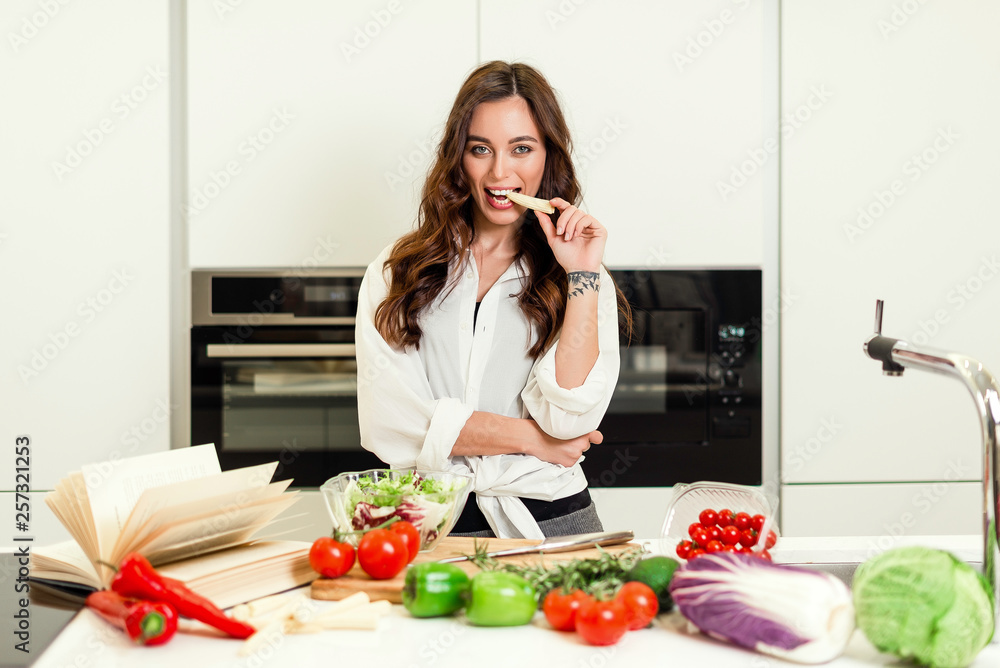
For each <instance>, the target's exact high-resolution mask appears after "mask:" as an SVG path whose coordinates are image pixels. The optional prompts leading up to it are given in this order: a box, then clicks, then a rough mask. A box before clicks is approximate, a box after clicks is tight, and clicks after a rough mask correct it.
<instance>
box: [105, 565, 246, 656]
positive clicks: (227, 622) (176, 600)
mask: <svg viewBox="0 0 1000 668" xmlns="http://www.w3.org/2000/svg"><path fill="white" fill-rule="evenodd" d="M111 589H113V590H114V591H116V592H118V593H119V594H121V595H123V596H131V597H134V598H142V599H146V600H149V601H163V602H164V603H169V604H170V605H172V606H174V608H176V609H177V612H178V613H180V614H181V615H183V616H185V617H190V618H191V619H197V620H198V621H199V622H204V623H206V624H208V625H209V626H213V627H215V628H217V629H219V630H220V631H222V632H223V633H226V634H228V635H231V636H233V637H234V638H241V639H242V638H249V637H250V636H252V635H253V634H254V633H256V632H257V630H256V629H255V628H254V627H252V626H250V625H249V624H244V623H243V622H239V621H236V620H235V619H232V618H230V617H228V616H227V615H226V613H224V612H223V611H222V610H220V609H219V608H218V607H217V606H216V605H215V604H214V603H212V602H211V601H209V600H208V599H207V598H205V597H204V596H200V595H198V594H196V593H194V592H193V591H191V590H190V589H188V588H187V587H186V586H185V585H184V584H182V583H181V582H180V581H179V580H174V579H173V578H167V577H164V576H162V575H160V574H159V573H157V572H156V570H154V569H153V566H152V565H151V564H150V563H149V561H148V560H147V559H146V558H145V557H143V556H142V555H140V554H137V553H134V552H133V553H132V554H128V555H126V556H125V558H124V559H122V563H121V565H120V566H119V567H118V573H117V574H115V577H114V579H113V580H111Z"/></svg>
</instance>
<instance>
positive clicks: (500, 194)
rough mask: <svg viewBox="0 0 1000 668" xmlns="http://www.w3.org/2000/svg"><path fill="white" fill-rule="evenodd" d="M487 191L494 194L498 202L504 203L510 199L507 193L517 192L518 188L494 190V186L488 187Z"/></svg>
mask: <svg viewBox="0 0 1000 668" xmlns="http://www.w3.org/2000/svg"><path fill="white" fill-rule="evenodd" d="M486 192H488V193H489V194H490V195H492V196H493V199H495V200H496V201H497V203H499V204H504V203H506V202H507V201H508V200H507V193H512V192H517V188H506V189H504V190H493V189H492V188H487V189H486Z"/></svg>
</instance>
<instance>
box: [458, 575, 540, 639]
mask: <svg viewBox="0 0 1000 668" xmlns="http://www.w3.org/2000/svg"><path fill="white" fill-rule="evenodd" d="M537 609H538V595H537V593H536V592H535V588H534V586H532V584H531V583H530V582H528V581H527V580H525V579H524V578H522V577H521V576H520V575H515V574H514V573H505V572H503V571H482V572H481V573H477V574H476V576H475V577H474V578H472V585H471V586H470V587H469V592H468V603H467V604H466V606H465V617H466V619H468V620H469V622H471V623H472V624H475V625H476V626H521V625H523V624H528V623H529V622H531V619H532V617H534V616H535V611H536V610H537Z"/></svg>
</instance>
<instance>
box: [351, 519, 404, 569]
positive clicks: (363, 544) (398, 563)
mask: <svg viewBox="0 0 1000 668" xmlns="http://www.w3.org/2000/svg"><path fill="white" fill-rule="evenodd" d="M409 557H410V553H409V551H408V550H407V549H406V544H405V543H403V539H402V538H401V537H400V536H399V534H396V533H393V532H392V531H389V530H388V529H372V530H371V531H369V532H368V533H366V534H365V535H364V536H362V537H361V541H360V542H359V543H358V563H359V564H361V569H362V570H364V572H365V573H367V574H368V575H370V576H372V577H373V578H374V579H376V580H388V579H389V578H392V577H395V576H396V575H397V574H398V573H399V572H400V571H401V570H403V567H404V566H406V560H407V559H409Z"/></svg>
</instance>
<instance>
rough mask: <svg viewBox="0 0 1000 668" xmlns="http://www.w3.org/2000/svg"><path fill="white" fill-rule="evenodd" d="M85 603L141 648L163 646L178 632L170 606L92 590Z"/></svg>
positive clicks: (175, 618) (173, 612)
mask: <svg viewBox="0 0 1000 668" xmlns="http://www.w3.org/2000/svg"><path fill="white" fill-rule="evenodd" d="M86 603H87V607H88V608H90V609H91V610H93V611H94V612H96V613H97V614H99V615H100V616H101V617H103V618H104V619H106V620H107V621H109V622H111V623H112V624H114V625H115V626H117V627H118V628H120V629H121V630H123V631H125V632H126V633H128V637H129V638H131V639H132V640H134V641H136V642H137V643H139V644H140V645H162V644H163V643H165V642H167V641H168V640H170V639H171V638H173V637H174V632H176V631H177V610H175V609H174V606H172V605H170V604H169V603H163V602H159V601H144V600H141V599H136V598H126V597H124V596H122V595H121V594H119V593H118V592H115V591H110V590H103V591H95V592H94V593H93V594H90V595H89V596H88V597H87V601H86Z"/></svg>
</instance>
